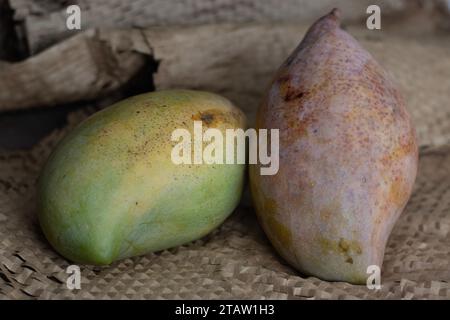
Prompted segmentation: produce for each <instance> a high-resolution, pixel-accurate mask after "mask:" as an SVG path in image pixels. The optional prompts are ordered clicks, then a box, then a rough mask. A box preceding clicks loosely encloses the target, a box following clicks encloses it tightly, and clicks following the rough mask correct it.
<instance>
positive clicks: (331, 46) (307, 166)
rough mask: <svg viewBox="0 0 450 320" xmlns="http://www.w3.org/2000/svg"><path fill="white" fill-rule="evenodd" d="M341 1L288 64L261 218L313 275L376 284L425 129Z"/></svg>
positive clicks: (264, 121)
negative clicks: (374, 270)
mask: <svg viewBox="0 0 450 320" xmlns="http://www.w3.org/2000/svg"><path fill="white" fill-rule="evenodd" d="M339 24H340V23H339V11H338V10H337V9H334V10H333V11H332V12H331V13H329V14H328V15H326V16H324V17H322V18H320V19H319V20H318V21H317V22H316V23H314V25H313V26H312V27H311V28H310V29H309V31H308V32H307V34H306V36H305V38H304V39H303V41H302V42H301V43H300V45H299V46H298V47H297V48H296V49H295V50H294V52H293V53H292V54H291V55H290V56H289V58H288V59H287V60H286V61H285V62H284V63H283V65H282V66H281V67H280V69H279V70H278V72H277V74H276V76H275V78H274V80H273V82H272V85H271V87H270V89H269V90H268V92H267V94H266V96H265V98H264V101H263V103H262V105H261V107H260V109H259V111H258V116H257V123H256V124H257V128H258V129H261V128H266V129H279V130H280V131H279V135H280V141H279V152H280V168H279V171H278V174H276V175H272V176H270V175H267V176H263V175H260V170H259V167H260V166H259V165H253V166H251V167H250V184H251V191H252V196H253V200H254V204H255V207H256V211H257V215H258V219H259V221H260V223H261V225H262V227H263V229H264V231H265V232H266V234H267V236H268V238H269V239H270V241H271V242H272V244H273V246H274V247H275V248H276V250H277V251H278V252H279V254H280V255H281V256H282V257H283V258H285V259H286V260H287V261H288V262H289V263H290V264H291V265H292V266H294V267H295V268H297V269H298V270H299V271H301V272H302V273H304V274H307V275H313V276H317V277H319V278H322V279H325V280H333V281H346V282H350V283H356V284H361V283H366V279H367V277H368V274H367V269H368V267H369V266H371V265H376V266H379V267H380V268H381V266H382V263H383V256H384V251H385V247H386V242H387V240H388V237H389V235H390V233H391V230H392V228H393V226H394V223H395V222H396V220H397V219H398V217H399V216H400V214H401V212H402V211H403V209H404V207H405V205H406V203H407V201H408V198H409V197H410V194H411V191H412V188H413V184H414V180H415V177H416V172H417V163H418V150H417V143H416V137H415V130H414V128H413V126H412V124H411V121H410V117H409V115H408V113H407V111H406V109H405V102H404V99H403V98H402V96H401V95H400V93H399V91H398V89H397V87H396V85H395V84H394V83H393V81H392V80H391V78H390V76H389V75H388V74H387V73H386V72H385V71H384V70H383V68H382V67H381V66H380V65H379V64H378V63H377V62H376V61H375V60H374V58H373V57H372V56H371V55H370V54H369V53H368V52H367V51H366V50H364V49H363V48H362V47H361V46H360V45H359V44H358V42H357V41H356V40H355V39H354V38H353V37H352V36H350V35H349V34H348V33H347V32H345V31H343V30H342V29H341V28H340V26H339Z"/></svg>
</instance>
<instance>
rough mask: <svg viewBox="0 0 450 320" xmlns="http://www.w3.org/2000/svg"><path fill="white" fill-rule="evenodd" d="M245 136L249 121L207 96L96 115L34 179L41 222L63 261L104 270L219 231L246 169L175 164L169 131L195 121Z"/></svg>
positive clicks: (145, 98) (154, 97)
mask: <svg viewBox="0 0 450 320" xmlns="http://www.w3.org/2000/svg"><path fill="white" fill-rule="evenodd" d="M202 119H205V120H206V121H203V127H204V129H206V128H207V127H214V128H217V129H219V130H221V131H222V132H223V133H224V132H225V129H233V128H243V129H245V116H244V115H243V113H242V112H241V111H240V110H239V109H237V108H236V107H234V106H233V105H232V104H231V102H229V101H228V100H226V99H225V98H223V97H221V96H218V95H215V94H212V93H207V92H200V91H189V90H167V91H159V92H152V93H148V94H143V95H139V96H135V97H132V98H129V99H127V100H124V101H121V102H119V103H117V104H115V105H112V106H110V107H108V108H106V109H104V110H101V111H99V112H97V113H96V114H94V115H92V116H91V117H90V118H88V119H87V120H85V121H84V122H83V123H82V124H80V125H79V126H78V127H77V128H76V129H75V130H73V131H72V132H71V133H69V134H68V135H67V136H66V137H65V138H64V139H63V140H62V141H61V142H60V143H59V145H58V146H57V147H56V149H55V150H54V152H53V153H52V154H51V156H50V157H49V159H48V161H47V163H46V165H45V167H44V169H43V171H42V173H41V176H40V178H39V181H38V208H39V210H38V212H39V214H38V216H39V221H40V225H41V227H42V230H43V232H44V234H45V236H46V238H47V239H48V241H49V242H50V243H51V245H52V246H53V247H54V248H55V249H56V250H57V251H58V252H59V253H60V254H61V255H63V256H64V257H66V258H67V259H69V260H71V261H74V262H78V263H83V264H93V265H107V264H110V263H112V262H113V261H116V260H119V259H124V258H127V257H132V256H137V255H142V254H145V253H148V252H153V251H158V250H163V249H167V248H171V247H175V246H178V245H181V244H184V243H187V242H190V241H192V240H195V239H198V238H201V237H203V236H205V235H206V234H208V233H209V232H210V231H212V230H213V229H215V228H216V227H218V226H219V225H220V224H221V223H222V222H223V221H224V220H225V219H226V218H227V217H228V216H229V215H230V214H231V212H232V211H233V210H234V208H235V207H236V206H237V204H238V202H239V199H240V196H241V192H242V187H243V181H244V169H245V166H244V165H237V164H236V165H235V164H223V165H221V164H219V165H216V164H214V165H206V164H201V165H194V164H193V165H185V164H181V165H175V164H173V162H172V161H171V151H172V147H173V146H174V145H175V144H176V143H177V142H172V141H171V134H172V131H173V130H174V129H177V128H186V129H187V130H189V131H190V132H191V134H192V135H193V126H194V124H193V121H194V120H197V121H198V120H202Z"/></svg>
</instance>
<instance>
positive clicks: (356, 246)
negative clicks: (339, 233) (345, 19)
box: [318, 237, 363, 264]
mask: <svg viewBox="0 0 450 320" xmlns="http://www.w3.org/2000/svg"><path fill="white" fill-rule="evenodd" d="M318 242H319V245H320V247H321V249H322V251H323V252H324V253H337V254H340V255H342V256H343V258H344V259H345V262H347V263H349V264H353V257H354V256H355V255H361V254H362V252H363V251H362V247H361V244H360V243H359V242H358V241H356V240H347V239H344V238H340V239H339V241H335V240H330V239H327V238H324V237H319V239H318Z"/></svg>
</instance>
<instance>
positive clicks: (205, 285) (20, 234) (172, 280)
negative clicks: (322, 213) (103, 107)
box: [0, 26, 450, 299]
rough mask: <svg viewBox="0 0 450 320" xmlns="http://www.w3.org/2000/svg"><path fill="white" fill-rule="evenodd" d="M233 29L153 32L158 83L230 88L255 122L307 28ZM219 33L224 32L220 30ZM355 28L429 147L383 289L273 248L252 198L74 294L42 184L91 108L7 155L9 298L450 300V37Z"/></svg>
mask: <svg viewBox="0 0 450 320" xmlns="http://www.w3.org/2000/svg"><path fill="white" fill-rule="evenodd" d="M199 28H200V27H199ZM217 28H222V27H219V26H218V27H217ZM226 28H229V29H214V28H210V29H209V30H210V31H207V29H201V28H200V29H196V30H195V32H190V31H189V30H190V29H189V30H188V29H186V30H183V31H180V30H178V31H177V32H172V31H166V32H167V33H164V32H163V31H158V32H153V31H151V30H149V31H146V32H144V34H146V35H147V36H146V38H148V42H149V43H150V44H151V47H152V48H151V49H152V50H151V54H152V55H153V56H154V57H155V58H156V59H158V60H161V62H160V66H159V70H158V73H157V74H156V75H155V85H156V87H157V88H167V87H180V86H183V87H190V88H195V89H206V90H211V91H215V92H218V93H222V94H224V95H226V96H228V97H229V98H231V99H232V100H233V101H234V102H235V103H236V104H237V105H239V106H241V107H242V108H243V109H244V110H245V111H246V112H247V114H249V115H250V117H251V115H252V113H253V112H254V110H255V108H256V105H257V103H258V100H259V99H260V95H261V92H262V90H263V89H264V87H265V85H266V83H267V81H268V80H269V79H270V74H272V73H273V71H274V69H275V68H276V67H277V66H278V64H279V63H280V62H281V61H280V60H282V59H284V57H285V56H286V53H287V51H289V50H290V49H291V48H292V46H294V45H295V44H296V43H297V42H298V40H299V39H300V38H301V35H302V33H301V32H300V33H297V34H298V35H299V36H298V37H297V36H296V38H295V39H294V37H293V36H292V37H285V35H286V34H291V35H292V34H294V33H295V32H298V30H299V29H291V31H290V32H288V33H286V30H287V29H280V28H281V27H279V28H278V29H277V28H274V29H271V28H267V29H264V30H265V32H266V31H267V34H268V36H267V37H268V38H267V37H266V39H269V40H273V41H278V42H276V43H277V44H280V45H279V46H274V45H273V43H272V44H271V43H270V42H264V40H261V38H258V35H260V34H259V33H255V29H254V28H256V27H251V26H247V27H242V28H241V27H229V26H228V27H226ZM252 28H253V29H252ZM258 28H261V27H258ZM217 30H219V31H220V30H221V31H220V32H222V35H223V36H222V37H213V36H212V35H211V33H212V34H214V33H215V32H217ZM224 30H225V31H224ZM270 30H272V31H270ZM300 30H303V31H302V32H304V30H305V29H304V28H302V29H300ZM351 31H352V33H354V34H356V35H357V36H358V38H359V39H360V40H361V42H362V44H363V45H364V46H365V47H366V48H368V50H369V51H370V52H372V53H373V55H374V56H375V57H376V58H377V59H378V60H379V61H380V63H381V64H382V65H384V66H385V67H386V69H388V70H389V71H390V72H391V73H393V74H394V76H395V78H396V79H397V82H399V84H400V86H401V88H402V91H403V92H404V94H405V96H406V98H407V100H408V108H409V111H410V112H411V114H412V116H413V119H414V123H415V125H416V127H417V131H418V135H419V138H420V139H419V141H420V144H421V146H422V147H421V153H420V166H419V173H418V178H417V182H416V185H415V189H414V193H413V195H412V197H411V199H410V201H409V203H408V205H407V207H406V209H405V211H404V213H403V215H402V216H401V217H400V219H399V221H398V222H397V224H396V225H395V228H394V230H393V232H392V235H391V237H390V239H389V242H388V246H387V249H386V254H385V261H384V264H383V268H382V288H381V290H369V289H368V288H366V287H365V286H354V285H350V284H346V283H331V282H326V281H321V280H319V279H317V278H314V277H305V276H303V275H301V274H299V273H298V272H296V271H295V270H294V269H292V268H291V267H289V266H288V265H286V264H285V262H284V261H283V260H282V259H280V258H279V257H278V256H277V254H276V252H275V251H274V250H273V249H272V247H271V245H270V243H269V242H268V240H267V239H266V237H265V236H264V234H263V233H262V231H261V229H260V227H259V226H258V223H257V221H256V218H255V214H254V212H253V209H252V207H251V205H250V202H249V201H248V199H247V197H244V200H243V202H242V204H241V205H240V206H239V207H238V209H236V211H235V213H234V214H233V215H232V216H231V217H230V218H229V219H228V220H227V221H226V222H225V223H224V224H223V225H222V226H221V227H220V228H218V229H217V230H215V231H214V232H212V233H211V234H210V235H209V236H207V237H206V238H203V239H201V240H198V241H195V242H193V243H190V244H187V245H184V246H180V247H178V248H174V249H171V250H165V251H163V252H158V253H152V254H148V255H145V256H142V257H136V258H132V259H126V260H123V261H120V262H117V263H115V264H113V265H111V266H109V267H104V268H98V267H90V266H81V271H82V280H81V290H69V289H68V288H67V286H66V280H67V278H68V274H66V272H65V271H66V267H67V266H69V265H70V262H68V261H67V260H65V259H64V258H62V257H61V256H59V255H58V254H57V253H56V252H55V251H54V250H53V249H52V248H51V247H50V245H49V244H48V243H47V242H46V240H45V238H44V237H43V235H42V233H41V232H40V228H39V226H38V223H37V219H36V212H35V180H36V177H37V176H38V174H39V171H40V169H41V167H42V165H43V163H44V162H45V159H46V157H47V156H48V154H49V153H50V151H51V150H52V148H53V147H54V146H55V144H56V142H57V140H59V139H60V138H61V137H62V136H63V135H64V134H65V133H67V131H68V130H70V128H71V127H73V125H75V124H76V123H78V122H79V121H80V120H81V119H83V118H85V117H86V115H87V114H88V113H89V112H93V109H87V110H88V111H86V112H84V111H83V112H79V113H76V114H73V115H72V117H71V119H70V121H69V125H68V126H67V127H66V128H64V129H62V130H61V131H56V132H54V133H53V134H52V135H50V136H49V137H48V138H46V139H45V140H44V141H42V142H41V143H39V144H38V145H37V146H36V147H34V148H33V149H32V150H30V151H23V152H14V153H12V152H0V298H9V299H15V298H41V299H45V298H88V299H89V298H102V299H109V298H119V299H122V298H123V299H129V298H142V299H156V298H179V299H192V298H193V299H195V298H199V299H213V298H231V299H243V298H244V299H245V298H256V299H260V298H275V299H296V298H301V299H305V298H306V299H328V298H337V299H341V298H342V299H350V298H387V299H389V298H405V299H413V298H414V299H420V298H430V299H450V146H448V144H449V142H450V103H449V101H450V54H449V53H450V51H449V46H450V42H449V41H447V40H448V38H446V37H439V36H436V37H429V38H427V39H426V40H423V39H415V38H398V37H395V36H389V35H387V36H383V37H378V36H374V35H373V34H369V33H365V31H359V30H351ZM258 32H259V31H258ZM127 34H128V33H127ZM194 34H195V35H194ZM189 37H190V38H189ZM123 38H126V39H127V41H128V42H127V43H128V44H129V46H130V47H131V48H133V49H132V50H133V51H134V52H142V53H143V54H148V53H146V50H149V47H148V46H147V47H146V46H143V45H142V43H141V42H140V41H142V39H144V38H145V37H143V36H142V32H141V31H140V33H139V36H135V37H133V36H130V35H129V34H128V36H126V34H125V35H123V36H121V35H120V33H118V34H116V35H115V36H114V37H112V38H110V37H106V39H107V40H106V41H107V43H109V44H110V45H111V46H115V47H121V46H120V44H121V43H122V40H121V39H123ZM108 39H110V40H108ZM111 39H114V40H111ZM139 39H141V40H139ZM158 39H160V40H158ZM195 39H197V40H196V41H197V42H195V41H194V40H195ZM243 39H246V40H245V41H243ZM274 39H278V40H274ZM108 41H109V42H108ZM113 44H114V45H113ZM255 46H256V48H255ZM173 48H178V49H177V50H179V51H176V52H181V53H183V54H184V58H183V59H180V55H179V54H178V53H176V52H174V51H173ZM201 52H203V55H201V54H200V53H201ZM268 52H269V53H270V54H271V56H269V54H268ZM199 54H200V56H199ZM206 56H208V57H209V59H205V57H206ZM202 57H203V60H202V59H201V58H202ZM270 57H272V58H270ZM200 62H201V63H200ZM196 72H197V73H196ZM430 145H433V146H432V147H429V146H430ZM427 146H428V147H427Z"/></svg>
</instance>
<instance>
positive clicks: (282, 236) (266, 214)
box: [263, 198, 292, 248]
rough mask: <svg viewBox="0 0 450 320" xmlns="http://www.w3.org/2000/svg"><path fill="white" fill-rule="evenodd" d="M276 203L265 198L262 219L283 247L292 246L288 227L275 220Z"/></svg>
mask: <svg viewBox="0 0 450 320" xmlns="http://www.w3.org/2000/svg"><path fill="white" fill-rule="evenodd" d="M277 208H278V206H277V204H276V202H275V201H274V200H273V199H270V198H265V199H264V204H263V219H264V220H265V222H266V225H267V227H268V228H269V229H270V234H271V235H272V236H273V237H274V238H275V240H276V241H278V242H279V244H280V245H282V246H283V247H285V248H289V247H291V246H292V233H291V231H290V230H289V228H288V227H286V226H285V225H284V224H282V223H281V222H279V221H278V220H277Z"/></svg>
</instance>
